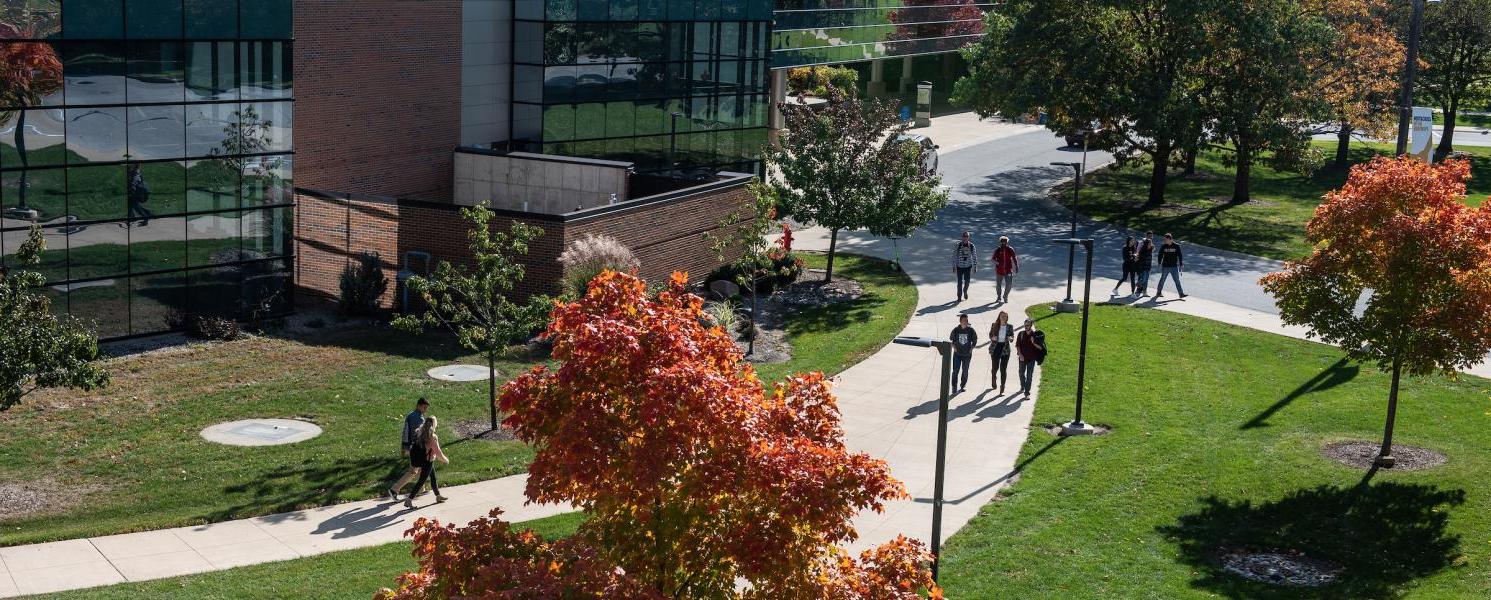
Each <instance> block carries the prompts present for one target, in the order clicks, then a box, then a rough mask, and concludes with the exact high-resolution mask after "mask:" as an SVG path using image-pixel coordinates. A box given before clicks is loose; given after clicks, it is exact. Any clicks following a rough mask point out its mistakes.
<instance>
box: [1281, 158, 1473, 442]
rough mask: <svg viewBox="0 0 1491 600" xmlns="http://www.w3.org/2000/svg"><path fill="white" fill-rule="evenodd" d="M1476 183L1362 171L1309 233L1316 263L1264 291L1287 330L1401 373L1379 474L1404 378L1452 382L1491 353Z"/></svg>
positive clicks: (1458, 166) (1436, 171) (1390, 166)
mask: <svg viewBox="0 0 1491 600" xmlns="http://www.w3.org/2000/svg"><path fill="white" fill-rule="evenodd" d="M1469 176H1470V164H1469V163H1467V162H1465V161H1450V162H1446V163H1443V164H1439V165H1433V166H1431V165H1427V164H1424V163H1421V162H1418V161H1415V160H1413V159H1410V158H1397V159H1389V158H1385V157H1379V158H1377V159H1375V160H1373V161H1372V162H1370V163H1366V164H1362V165H1357V166H1356V167H1353V168H1352V170H1351V177H1350V178H1349V179H1348V180H1347V182H1346V185H1345V186H1343V187H1342V188H1341V189H1339V190H1336V191H1334V192H1331V193H1329V194H1326V196H1325V202H1323V203H1322V204H1321V205H1320V207H1319V208H1317V209H1316V210H1315V216H1314V217H1313V218H1311V219H1310V222H1309V224H1308V225H1307V228H1306V234H1307V237H1308V238H1309V241H1310V243H1311V244H1312V245H1314V247H1315V250H1314V252H1313V253H1312V254H1311V255H1310V256H1309V257H1308V258H1306V259H1304V260H1302V261H1299V262H1290V263H1289V264H1287V265H1286V266H1285V268H1284V270H1283V271H1281V272H1278V273H1271V274H1269V275H1266V276H1264V278H1263V280H1262V284H1263V288H1264V289H1265V290H1267V291H1268V292H1269V293H1271V294H1273V295H1274V297H1275V298H1276V299H1277V301H1278V304H1279V309H1280V314H1281V316H1282V317H1283V320H1284V322H1285V323H1288V324H1291V325H1303V326H1305V327H1308V328H1309V330H1310V332H1311V333H1312V334H1314V335H1316V336H1319V337H1320V338H1321V339H1323V340H1325V341H1327V342H1329V343H1332V344H1336V345H1339V346H1341V347H1342V348H1343V349H1345V350H1346V352H1347V353H1348V355H1350V356H1351V358H1353V359H1355V360H1362V361H1367V362H1374V363H1377V364H1378V365H1379V366H1381V367H1382V368H1383V369H1384V370H1387V371H1390V372H1391V373H1392V387H1391V388H1390V390H1389V391H1388V405H1387V425H1386V426H1385V428H1384V431H1383V437H1382V451H1381V453H1380V455H1379V456H1378V464H1379V465H1382V466H1392V463H1393V458H1392V444H1393V422H1394V420H1395V418H1396V416H1397V410H1398V380H1399V376H1400V374H1402V373H1405V372H1406V373H1408V374H1409V375H1427V374H1430V373H1433V372H1436V371H1443V372H1450V373H1452V372H1454V371H1455V370H1457V369H1462V368H1466V367H1469V366H1471V365H1474V364H1476V363H1478V362H1480V361H1481V360H1483V359H1484V358H1485V357H1486V354H1487V353H1488V352H1491V203H1488V204H1482V205H1481V206H1480V207H1479V208H1471V207H1469V206H1466V205H1465V180H1466V178H1468V177H1469ZM1364 294H1367V295H1368V296H1369V297H1368V299H1367V301H1366V309H1365V310H1364V311H1358V310H1357V304H1358V299H1359V298H1361V297H1362V296H1363V295H1364Z"/></svg>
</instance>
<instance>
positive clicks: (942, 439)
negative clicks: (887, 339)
mask: <svg viewBox="0 0 1491 600" xmlns="http://www.w3.org/2000/svg"><path fill="white" fill-rule="evenodd" d="M895 342H896V343H897V344H903V345H906V346H920V347H922V348H936V349H937V353H938V354H941V355H942V379H941V382H942V384H941V386H940V387H941V391H940V393H939V394H938V396H937V476H936V480H935V483H933V484H932V581H933V582H936V581H937V564H938V562H939V559H940V558H941V556H942V475H943V471H944V470H946V467H947V396H948V394H949V392H951V390H949V389H948V383H949V382H950V381H951V380H952V371H953V343H952V342H950V341H948V340H939V339H936V338H926V337H908V336H897V337H896V339H895Z"/></svg>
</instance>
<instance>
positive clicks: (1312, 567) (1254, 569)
mask: <svg viewBox="0 0 1491 600" xmlns="http://www.w3.org/2000/svg"><path fill="white" fill-rule="evenodd" d="M1220 559H1221V563H1222V570H1223V571H1226V572H1228V573H1231V574H1233V575H1236V576H1238V577H1241V578H1243V579H1247V580H1249V581H1257V582H1260V583H1267V584H1270V585H1281V586H1288V587H1321V586H1326V585H1330V584H1333V583H1336V582H1337V581H1340V580H1341V573H1343V572H1345V571H1346V567H1343V566H1341V565H1338V564H1336V563H1333V562H1331V561H1328V560H1322V559H1319V558H1314V557H1310V556H1305V555H1304V554H1301V553H1299V552H1293V551H1288V550H1259V551H1250V550H1224V551H1222V553H1221V557H1220Z"/></svg>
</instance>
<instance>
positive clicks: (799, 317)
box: [786, 293, 885, 335]
mask: <svg viewBox="0 0 1491 600" xmlns="http://www.w3.org/2000/svg"><path fill="white" fill-rule="evenodd" d="M884 304H885V299H884V298H881V297H880V296H877V295H874V294H868V293H867V294H865V295H864V296H861V297H860V298H859V299H857V300H854V301H852V302H841V303H838V304H828V305H824V306H818V307H813V308H807V309H798V310H793V311H791V312H789V313H787V319H786V321H787V323H786V325H787V331H788V333H791V334H793V335H801V334H804V333H823V332H828V331H838V330H841V329H844V328H845V327H849V326H851V325H862V324H865V323H869V322H870V320H871V319H872V318H874V316H875V309H877V308H879V307H880V306H882V305H884Z"/></svg>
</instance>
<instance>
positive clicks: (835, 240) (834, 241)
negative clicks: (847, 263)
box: [823, 229, 839, 283]
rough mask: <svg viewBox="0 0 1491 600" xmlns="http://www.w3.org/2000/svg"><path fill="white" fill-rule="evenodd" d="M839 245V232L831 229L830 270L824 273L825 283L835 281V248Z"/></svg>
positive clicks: (829, 236) (829, 239)
mask: <svg viewBox="0 0 1491 600" xmlns="http://www.w3.org/2000/svg"><path fill="white" fill-rule="evenodd" d="M838 245H839V230H837V229H831V230H829V234H828V269H826V270H825V271H824V273H823V283H828V282H830V281H833V280H834V248H837V247H838Z"/></svg>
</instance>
